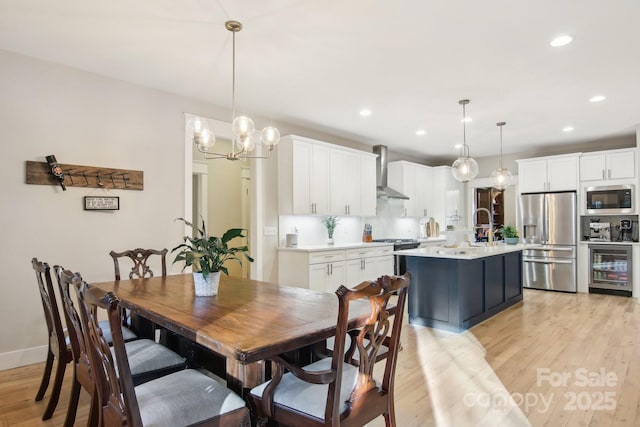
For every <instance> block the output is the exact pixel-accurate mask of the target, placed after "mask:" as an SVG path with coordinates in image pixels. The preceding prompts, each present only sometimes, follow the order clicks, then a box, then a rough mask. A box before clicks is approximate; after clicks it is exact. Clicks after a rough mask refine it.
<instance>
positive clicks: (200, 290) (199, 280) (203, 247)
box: [171, 218, 253, 296]
mask: <svg viewBox="0 0 640 427" xmlns="http://www.w3.org/2000/svg"><path fill="white" fill-rule="evenodd" d="M178 220H180V221H182V222H184V223H185V225H187V226H189V227H191V228H192V229H193V230H195V231H196V232H197V234H198V236H197V237H190V236H184V238H183V239H184V243H181V244H179V245H178V246H176V247H175V248H173V249H172V250H171V252H172V253H173V252H175V251H178V253H177V254H176V257H175V259H174V260H173V262H174V263H176V262H178V261H184V268H186V267H191V270H192V272H193V282H194V285H195V291H196V296H212V295H216V294H217V293H218V285H219V284H220V273H221V272H222V273H224V274H226V275H229V271H228V270H227V268H226V267H225V266H224V263H225V262H227V261H230V260H233V261H237V262H238V263H239V264H240V265H242V260H241V259H240V257H239V255H240V254H242V256H244V258H245V259H246V260H247V261H249V262H253V258H251V257H250V256H249V254H248V253H247V252H249V247H248V246H246V245H243V246H230V245H229V242H230V241H231V240H233V239H235V238H236V237H245V235H244V234H243V233H244V231H245V229H244V228H230V229H229V230H227V231H226V232H225V233H224V234H223V235H222V237H216V236H208V235H207V231H206V228H205V224H204V219H203V220H202V228H201V229H200V228H196V227H194V225H193V224H192V223H191V222H189V221H187V220H186V219H184V218H176V221H178ZM184 268H183V269H184Z"/></svg>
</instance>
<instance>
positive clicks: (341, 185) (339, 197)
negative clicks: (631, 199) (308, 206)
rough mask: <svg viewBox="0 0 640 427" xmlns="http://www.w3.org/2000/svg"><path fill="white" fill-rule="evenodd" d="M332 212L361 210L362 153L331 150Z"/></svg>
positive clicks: (341, 213) (355, 212)
mask: <svg viewBox="0 0 640 427" xmlns="http://www.w3.org/2000/svg"><path fill="white" fill-rule="evenodd" d="M330 164H331V173H330V176H329V181H330V182H331V188H330V193H331V213H332V214H334V215H340V216H344V215H359V212H360V155H358V154H357V153H351V152H347V151H342V150H333V149H332V150H331V154H330Z"/></svg>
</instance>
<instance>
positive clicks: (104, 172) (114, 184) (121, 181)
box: [27, 160, 144, 190]
mask: <svg viewBox="0 0 640 427" xmlns="http://www.w3.org/2000/svg"><path fill="white" fill-rule="evenodd" d="M60 166H61V167H62V171H63V173H64V185H65V186H67V187H88V188H105V189H118V190H143V189H144V172H143V171H136V170H129V169H113V168H101V167H96V166H81V165H65V164H61V165H60ZM27 184H37V185H56V186H57V185H60V184H59V183H58V181H56V179H55V177H54V176H53V175H52V174H51V168H50V167H49V165H48V164H47V163H44V162H32V161H29V160H27Z"/></svg>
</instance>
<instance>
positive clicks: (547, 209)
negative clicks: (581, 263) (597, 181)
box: [520, 192, 577, 292]
mask: <svg viewBox="0 0 640 427" xmlns="http://www.w3.org/2000/svg"><path fill="white" fill-rule="evenodd" d="M576 215H577V204H576V193H575V192H559V193H531V194H522V195H521V196H520V219H521V221H520V224H521V225H522V232H523V236H522V237H523V241H524V243H526V244H528V245H527V247H526V248H525V250H524V251H523V254H522V255H523V257H522V260H523V266H522V267H523V275H524V283H523V286H524V287H526V288H534V289H545V290H550V291H564V292H576V274H577V269H576V244H577V216H576Z"/></svg>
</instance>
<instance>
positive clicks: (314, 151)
mask: <svg viewBox="0 0 640 427" xmlns="http://www.w3.org/2000/svg"><path fill="white" fill-rule="evenodd" d="M278 208H279V212H280V214H281V215H287V214H289V215H290V214H299V215H308V214H318V215H327V214H329V148H328V147H324V146H321V145H316V144H312V143H309V142H307V141H304V140H298V139H294V138H292V137H288V136H287V137H283V138H282V140H281V142H280V144H279V145H278Z"/></svg>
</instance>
